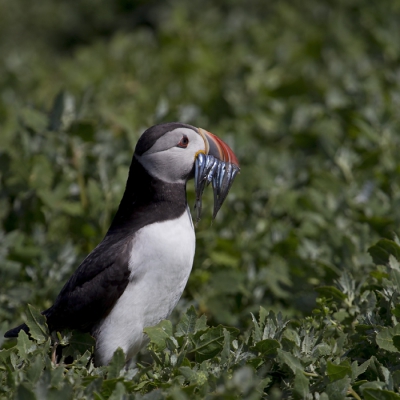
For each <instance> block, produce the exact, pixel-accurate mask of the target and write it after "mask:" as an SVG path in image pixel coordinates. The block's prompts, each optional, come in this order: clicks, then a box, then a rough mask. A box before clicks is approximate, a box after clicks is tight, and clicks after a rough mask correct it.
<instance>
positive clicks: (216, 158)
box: [194, 128, 240, 221]
mask: <svg viewBox="0 0 400 400" xmlns="http://www.w3.org/2000/svg"><path fill="white" fill-rule="evenodd" d="M198 131H199V134H200V135H201V137H202V138H203V140H204V143H205V152H204V153H203V152H200V153H198V154H197V156H196V160H195V170H194V187H195V192H196V203H195V209H196V220H197V221H199V220H200V216H201V207H202V195H203V192H204V188H205V187H206V186H208V185H209V184H210V183H211V184H212V187H213V190H214V211H213V219H215V217H216V216H217V213H218V211H219V209H220V208H221V206H222V203H223V202H224V200H225V199H226V196H227V195H228V192H229V190H230V188H231V186H232V183H233V181H234V179H235V177H236V175H237V174H238V172H239V171H240V167H239V161H238V159H237V158H236V156H235V154H234V152H233V151H232V149H231V148H230V147H229V146H228V145H227V144H226V143H225V142H223V141H222V140H221V139H220V138H218V137H217V136H215V135H213V134H212V133H211V132H208V131H206V130H204V129H202V128H198Z"/></svg>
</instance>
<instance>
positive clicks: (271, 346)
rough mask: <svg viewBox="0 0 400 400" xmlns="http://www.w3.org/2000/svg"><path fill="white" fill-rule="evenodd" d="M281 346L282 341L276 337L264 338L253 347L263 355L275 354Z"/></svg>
mask: <svg viewBox="0 0 400 400" xmlns="http://www.w3.org/2000/svg"><path fill="white" fill-rule="evenodd" d="M280 347H281V345H280V343H279V342H278V341H277V340H275V339H264V340H260V341H259V342H258V343H256V345H255V346H254V347H253V348H254V350H256V351H258V352H260V353H261V355H263V356H267V355H269V354H275V353H276V351H277V349H279V348H280Z"/></svg>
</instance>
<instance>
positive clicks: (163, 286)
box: [94, 210, 195, 365]
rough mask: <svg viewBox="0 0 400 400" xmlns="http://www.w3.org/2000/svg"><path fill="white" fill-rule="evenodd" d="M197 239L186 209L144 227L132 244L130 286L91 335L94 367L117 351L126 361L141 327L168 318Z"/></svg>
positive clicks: (140, 338)
mask: <svg viewBox="0 0 400 400" xmlns="http://www.w3.org/2000/svg"><path fill="white" fill-rule="evenodd" d="M194 252H195V234H194V229H193V223H192V218H191V216H190V213H189V210H187V212H184V213H183V215H182V216H181V217H180V218H179V219H175V220H172V221H165V222H159V223H156V224H152V225H147V226H145V227H144V228H142V229H140V230H139V231H138V232H137V233H136V234H135V237H134V239H133V246H132V252H131V257H130V262H129V269H130V270H131V275H130V282H129V283H128V286H127V287H126V289H125V291H124V293H123V294H122V296H121V297H120V298H119V299H118V301H117V303H116V304H115V306H114V308H113V309H112V311H111V312H110V314H109V315H108V316H107V317H106V318H105V319H104V320H102V321H101V322H100V323H99V325H98V326H97V327H96V329H95V330H94V335H95V336H96V339H97V342H96V364H98V365H104V364H107V363H108V362H109V361H110V359H111V358H112V356H113V354H114V351H115V350H116V349H117V348H118V347H121V348H122V350H124V352H125V354H126V355H127V358H128V359H129V358H131V357H132V356H134V355H135V354H136V353H137V352H138V351H139V350H140V348H141V347H142V344H144V335H143V328H145V327H147V326H154V325H156V324H157V323H158V322H160V321H161V320H162V319H165V318H166V317H168V315H169V314H170V313H171V311H172V310H173V308H174V307H175V306H176V303H177V302H178V300H179V298H180V297H181V295H182V292H183V290H184V288H185V286H186V282H187V280H188V278H189V274H190V271H191V269H192V265H193V257H194Z"/></svg>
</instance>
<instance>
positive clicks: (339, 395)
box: [326, 377, 351, 400]
mask: <svg viewBox="0 0 400 400" xmlns="http://www.w3.org/2000/svg"><path fill="white" fill-rule="evenodd" d="M350 381H351V380H350V378H347V377H346V378H342V379H339V380H337V381H334V382H332V383H329V384H328V385H327V386H326V393H327V395H328V397H329V400H344V399H345V398H346V394H347V390H348V389H349V387H350Z"/></svg>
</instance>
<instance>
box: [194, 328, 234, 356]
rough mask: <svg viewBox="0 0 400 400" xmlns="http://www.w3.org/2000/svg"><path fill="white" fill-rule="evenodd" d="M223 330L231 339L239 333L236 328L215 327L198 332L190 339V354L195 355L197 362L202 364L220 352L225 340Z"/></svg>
mask: <svg viewBox="0 0 400 400" xmlns="http://www.w3.org/2000/svg"><path fill="white" fill-rule="evenodd" d="M224 329H226V330H227V331H229V333H230V335H231V336H233V337H236V336H237V335H238V333H239V330H238V329H236V328H232V327H224V326H222V325H218V326H217V327H214V328H209V329H208V330H207V331H206V332H204V333H200V332H199V333H197V334H196V335H195V336H194V337H193V338H192V343H193V349H192V350H191V351H190V353H194V354H195V357H196V361H197V362H203V361H205V360H208V359H210V358H213V357H215V356H216V355H217V354H219V353H221V352H222V350H223V344H224V338H225V335H224Z"/></svg>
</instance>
